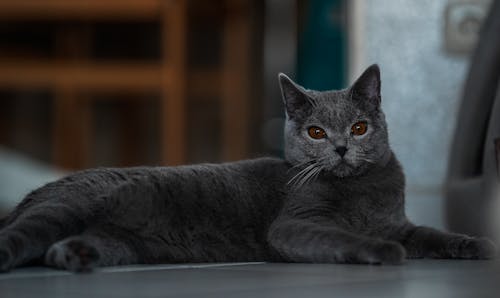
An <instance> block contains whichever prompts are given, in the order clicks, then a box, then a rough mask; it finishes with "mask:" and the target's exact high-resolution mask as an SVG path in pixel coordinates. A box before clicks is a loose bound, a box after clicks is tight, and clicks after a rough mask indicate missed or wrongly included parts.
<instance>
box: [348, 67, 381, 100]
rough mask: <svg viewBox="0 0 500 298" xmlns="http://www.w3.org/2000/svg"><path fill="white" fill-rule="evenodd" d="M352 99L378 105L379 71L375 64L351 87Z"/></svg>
mask: <svg viewBox="0 0 500 298" xmlns="http://www.w3.org/2000/svg"><path fill="white" fill-rule="evenodd" d="M351 91H352V92H353V93H352V95H353V98H355V99H360V100H365V101H366V100H367V101H370V102H371V103H373V104H376V105H379V104H380V102H381V100H382V98H381V96H380V69H379V67H378V65H377V64H373V65H371V66H370V67H368V68H367V69H366V70H365V71H364V72H363V74H362V75H361V76H360V77H359V78H358V79H357V80H356V82H354V84H353V85H352V87H351Z"/></svg>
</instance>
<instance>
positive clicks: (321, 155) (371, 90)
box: [279, 64, 390, 177]
mask: <svg viewBox="0 0 500 298" xmlns="http://www.w3.org/2000/svg"><path fill="white" fill-rule="evenodd" d="M279 81H280V85H281V91H282V95H283V100H284V103H285V108H286V122H285V157H286V159H287V161H289V162H290V163H291V164H292V165H300V166H299V167H302V168H303V169H305V168H306V167H309V168H310V170H308V171H306V172H307V173H308V174H309V175H315V174H319V173H320V172H327V173H331V174H333V175H335V176H337V177H347V176H355V175H360V174H363V173H364V172H365V171H366V170H367V169H369V168H370V166H372V165H374V164H378V163H381V162H383V160H384V159H387V155H388V154H389V153H390V148H389V143H388V136H387V125H386V122H385V116H384V113H383V112H382V110H381V106H380V103H381V96H380V71H379V68H378V66H377V65H376V64H374V65H372V66H370V67H368V68H367V69H366V70H365V72H364V73H363V74H362V75H361V76H360V77H359V78H358V79H357V81H356V82H355V83H354V84H353V85H352V86H350V87H349V88H347V89H344V90H338V91H324V92H320V91H314V90H306V89H304V88H303V87H301V86H299V85H297V84H296V83H294V82H293V81H292V80H291V79H290V78H288V77H287V76H286V75H284V74H280V75H279Z"/></svg>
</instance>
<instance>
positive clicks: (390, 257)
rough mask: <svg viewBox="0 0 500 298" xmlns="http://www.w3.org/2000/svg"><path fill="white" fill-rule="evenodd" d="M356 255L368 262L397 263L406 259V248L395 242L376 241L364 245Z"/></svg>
mask: <svg viewBox="0 0 500 298" xmlns="http://www.w3.org/2000/svg"><path fill="white" fill-rule="evenodd" d="M358 257H359V259H360V260H361V261H362V262H363V263H368V264H389V265H399V264H402V263H403V262H404V260H405V259H406V250H405V248H404V247H403V246H402V245H401V244H399V243H397V242H392V241H377V242H373V243H368V244H366V245H364V246H363V247H362V249H361V251H360V253H359V255H358Z"/></svg>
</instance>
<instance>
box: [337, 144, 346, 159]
mask: <svg viewBox="0 0 500 298" xmlns="http://www.w3.org/2000/svg"><path fill="white" fill-rule="evenodd" d="M335 151H337V153H338V154H339V155H340V157H344V155H345V153H346V151H347V147H345V146H339V147H337V148H335Z"/></svg>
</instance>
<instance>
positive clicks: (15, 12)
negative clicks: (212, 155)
mask: <svg viewBox="0 0 500 298" xmlns="http://www.w3.org/2000/svg"><path fill="white" fill-rule="evenodd" d="M249 3H250V1H246V0H245V1H243V0H236V1H231V0H227V1H226V7H227V13H226V14H225V16H226V17H225V21H224V33H223V36H224V38H223V40H224V41H223V47H222V49H223V50H222V51H223V63H222V65H221V67H218V68H216V69H190V68H188V66H187V59H188V57H187V54H186V53H188V48H187V35H188V28H187V27H188V20H187V18H188V1H187V0H106V1H102V0H71V1H67V0H16V1H0V22H5V21H31V20H49V21H53V20H56V21H59V20H61V21H64V20H79V21H84V22H86V21H89V22H92V21H106V22H108V21H135V20H155V21H156V20H157V21H158V22H159V24H160V26H161V37H160V38H161V45H162V53H163V55H162V58H161V61H159V62H134V61H119V62H117V61H112V62H111V61H110V62H106V61H104V62H102V61H99V62H96V61H92V60H90V59H86V58H85V49H86V48H88V46H89V45H88V43H89V38H85V37H86V33H85V32H72V31H71V30H68V31H65V30H62V31H61V33H60V36H58V38H57V40H58V45H57V46H58V48H59V49H60V50H61V51H62V52H64V53H65V58H61V59H56V60H53V59H51V60H42V59H30V60H26V59H22V60H20V59H17V60H16V59H14V60H13V59H8V60H6V59H2V58H1V57H0V88H1V87H9V88H50V90H52V91H53V94H54V100H55V102H54V103H55V104H54V125H53V141H52V143H53V145H52V148H53V154H52V155H53V160H54V163H55V164H56V165H58V166H61V167H64V168H70V169H77V168H83V167H86V166H87V165H88V160H89V158H90V156H89V154H90V153H89V152H90V150H89V144H90V142H91V141H92V135H91V134H92V133H91V129H90V128H91V126H92V109H91V108H90V104H89V101H88V100H86V99H85V93H88V92H94V93H99V92H100V93H103V92H116V91H119V92H143V91H150V90H159V91H160V93H161V131H162V132H161V136H160V139H161V148H162V149H161V159H162V163H164V164H168V165H177V164H182V163H185V162H186V161H187V156H186V146H187V145H186V143H187V140H186V131H185V127H186V121H189V119H188V118H186V117H187V116H189V114H188V113H186V109H185V105H186V101H187V93H188V91H189V92H190V93H191V94H196V93H203V94H207V93H208V94H214V95H216V96H217V97H220V98H221V102H222V109H223V111H222V115H223V117H222V118H223V119H222V123H223V124H222V127H223V137H222V142H223V144H222V148H223V150H222V156H221V159H222V160H234V159H240V158H243V157H245V156H246V155H247V148H248V121H249V116H248V110H249V109H248V107H247V105H248V91H249V90H248V88H249V86H248V69H249V55H250V53H249V47H250V41H249V40H250V34H249V33H250V26H249V14H248V6H249ZM75 36H78V38H75ZM75 45H76V46H75Z"/></svg>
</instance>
